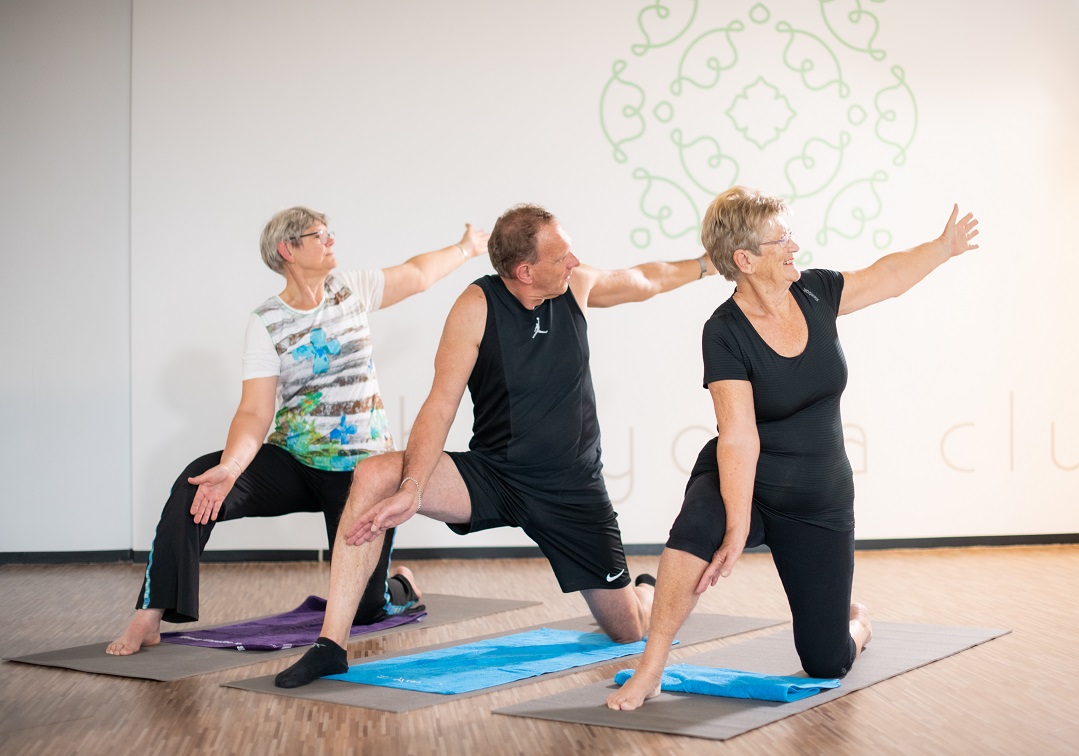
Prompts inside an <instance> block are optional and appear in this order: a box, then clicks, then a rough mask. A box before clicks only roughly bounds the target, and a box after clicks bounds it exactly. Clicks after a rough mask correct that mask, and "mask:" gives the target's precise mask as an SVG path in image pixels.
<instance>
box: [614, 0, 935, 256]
mask: <svg viewBox="0 0 1079 756" xmlns="http://www.w3.org/2000/svg"><path fill="white" fill-rule="evenodd" d="M883 3H884V0H815V2H814V1H809V2H802V3H798V4H797V7H792V4H784V5H782V6H780V5H778V4H776V5H774V6H770V5H767V4H765V3H752V2H744V3H739V2H737V0H735V1H734V2H724V3H718V2H712V3H701V2H699V1H698V0H656V2H651V3H647V4H645V5H643V6H640V7H639V10H637V13H636V22H637V28H638V30H639V33H640V36H639V38H637V39H635V40H631V41H630V42H629V44H628V47H627V54H626V55H625V56H624V57H620V58H619V59H617V60H615V61H614V62H613V63H612V65H611V67H610V72H609V74H608V76H607V79H606V81H605V82H604V84H603V88H602V91H601V94H600V103H599V111H600V113H599V115H600V128H601V129H602V132H603V136H604V139H605V140H606V142H607V144H608V146H609V148H610V154H611V157H612V158H613V160H614V161H615V162H616V163H617V164H619V165H624V166H625V167H626V169H627V174H626V175H627V178H628V179H629V180H631V181H633V182H635V187H636V189H635V191H636V190H638V189H639V203H638V210H639V212H640V219H641V220H640V225H638V226H637V227H636V228H633V229H630V231H629V238H630V241H631V242H632V243H633V244H634V245H636V246H637V247H640V248H645V247H649V246H650V245H652V244H653V242H655V241H657V240H660V239H680V238H684V237H687V235H694V236H695V235H696V234H697V233H698V231H699V228H700V222H701V216H702V214H703V212H704V210H705V208H707V206H708V203H709V202H710V201H711V199H712V198H713V197H714V196H715V195H716V194H718V193H719V192H721V191H723V190H724V189H726V188H727V187H729V186H731V185H733V184H736V183H743V184H748V185H752V186H757V187H760V188H762V189H764V190H765V191H770V192H774V193H777V194H781V195H783V196H784V197H785V198H786V199H787V200H788V201H789V202H790V204H791V207H792V208H793V209H794V210H795V212H796V213H797V220H796V224H797V223H801V222H804V223H806V224H807V225H808V226H811V227H812V228H814V229H819V231H818V233H817V234H816V236H815V237H812V241H814V242H815V243H816V244H818V245H821V246H824V245H826V244H828V243H829V242H830V241H834V240H836V239H859V240H866V241H868V242H869V243H871V244H872V245H873V246H875V247H877V248H879V249H884V248H886V247H888V246H889V245H890V244H891V242H892V233H891V232H890V231H889V230H888V229H887V228H884V227H882V225H881V223H880V219H881V217H882V214H883V211H884V207H885V204H884V203H885V198H886V196H887V192H886V185H887V182H888V180H889V176H890V175H891V174H890V173H889V172H890V171H898V170H901V169H902V168H903V166H904V165H905V164H906V162H907V155H908V150H909V149H910V147H911V145H912V144H913V143H914V137H915V134H916V132H917V127H918V108H917V104H916V102H915V99H914V94H913V92H912V91H911V89H910V86H909V85H908V83H907V81H906V76H905V73H904V70H903V68H902V67H901V66H899V65H896V64H894V63H890V62H888V61H887V57H888V56H887V53H886V52H885V51H884V50H883V49H881V48H880V47H879V46H878V44H877V38H878V36H879V34H880V21H879V17H878V15H877V14H876V13H874V12H872V10H870V9H874V8H873V6H880V5H882V4H883ZM780 8H782V10H781V11H780V10H779V9H780ZM874 10H875V9H874ZM780 13H782V14H784V15H783V16H782V17H780V16H779V15H778V14H780ZM802 241H803V244H805V243H806V242H808V241H809V239H807V238H804V239H802ZM811 261H812V253H811V252H809V251H808V250H806V249H803V253H802V258H801V259H800V260H799V262H800V263H801V264H808V263H810V262H811Z"/></svg>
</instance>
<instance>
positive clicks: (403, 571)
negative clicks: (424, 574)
mask: <svg viewBox="0 0 1079 756" xmlns="http://www.w3.org/2000/svg"><path fill="white" fill-rule="evenodd" d="M394 575H401V576H402V577H403V578H404V579H405V580H407V581H408V582H409V584H410V585H411V586H412V590H414V591H415V592H416V600H417V601H418V600H419V599H421V598H423V594H422V593H421V592H420V586H419V585H417V584H416V576H415V575H413V574H412V570H410V569H409V568H408V567H405V566H404V565H403V564H400V565H394V567H393V568H392V569H391V570H390V576H391V577H392V576H394Z"/></svg>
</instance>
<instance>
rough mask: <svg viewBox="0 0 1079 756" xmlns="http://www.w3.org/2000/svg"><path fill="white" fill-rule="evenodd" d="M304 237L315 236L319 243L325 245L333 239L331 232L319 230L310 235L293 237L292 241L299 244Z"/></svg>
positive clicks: (323, 229) (325, 229)
mask: <svg viewBox="0 0 1079 756" xmlns="http://www.w3.org/2000/svg"><path fill="white" fill-rule="evenodd" d="M305 236H317V237H318V241H319V243H320V244H323V245H325V244H329V243H330V240H332V239H333V231H330V230H329V229H328V228H320V229H319V230H318V231H311V232H310V233H306V234H300V235H299V236H294V237H293V241H295V242H299V241H300V239H303V238H304V237H305Z"/></svg>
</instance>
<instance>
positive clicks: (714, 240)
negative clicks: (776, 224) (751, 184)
mask: <svg viewBox="0 0 1079 756" xmlns="http://www.w3.org/2000/svg"><path fill="white" fill-rule="evenodd" d="M787 211H788V207H787V203H786V202H785V201H784V200H783V199H782V198H780V197H773V196H772V195H769V194H764V193H763V192H760V191H758V190H756V189H750V188H748V187H745V186H732V187H731V188H730V189H728V190H727V191H725V192H722V193H721V194H719V195H718V196H717V197H716V198H715V199H714V200H712V204H711V205H709V206H708V210H707V211H706V212H705V214H704V222H703V223H702V224H701V244H703V245H704V251H705V252H707V253H708V257H709V258H710V259H711V260H712V264H713V265H715V266H716V270H717V271H719V274H720V275H721V276H723V277H724V278H726V279H727V280H728V281H733V280H734V278H735V276H736V275H738V266H737V265H736V264H735V262H734V252H735V250H738V249H744V250H746V251H748V252H752V253H753V254H755V255H759V254H760V245H761V231H762V230H763V229H764V226H765V225H766V224H767V223H768V221H770V220H772V219H773V218H778V217H779V216H781V215H785V214H786V213H787Z"/></svg>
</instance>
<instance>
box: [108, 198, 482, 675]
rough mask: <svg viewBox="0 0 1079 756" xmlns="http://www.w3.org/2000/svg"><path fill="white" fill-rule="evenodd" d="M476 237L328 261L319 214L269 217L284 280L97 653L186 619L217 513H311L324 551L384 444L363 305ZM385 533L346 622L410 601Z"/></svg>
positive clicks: (133, 647)
mask: <svg viewBox="0 0 1079 756" xmlns="http://www.w3.org/2000/svg"><path fill="white" fill-rule="evenodd" d="M487 236H488V235H487V233H486V232H484V231H480V230H475V229H473V228H472V226H470V225H468V224H466V225H465V233H464V235H463V236H462V237H461V240H460V241H459V242H456V243H454V244H451V245H449V246H447V247H444V248H443V249H439V250H435V251H433V252H426V253H423V254H419V255H415V256H414V257H410V258H409V259H407V260H405V261H404V262H403V263H401V264H399V265H394V266H391V267H388V268H383V269H381V270H379V269H373V270H356V271H338V270H336V268H337V257H336V255H335V251H336V245H335V240H334V233H333V231H331V230H330V229H329V228H328V226H327V218H326V216H325V215H323V214H322V213H319V212H316V211H314V210H310V209H308V208H305V207H293V208H289V209H287V210H283V211H281V212H279V213H277V214H276V215H274V216H273V217H272V218H271V219H270V221H269V222H268V223H267V224H266V227H265V228H264V229H263V232H262V238H261V243H260V251H261V254H262V259H263V261H264V262H265V263H266V265H267V266H268V267H269V268H270V269H271V270H273V271H274V272H276V273H280V274H281V275H282V276H283V277H284V278H285V288H284V290H283V291H282V292H281V293H280V294H278V295H276V296H273V297H270V298H269V299H267V300H266V301H265V302H263V303H262V304H261V305H260V306H259V307H258V308H257V309H255V311H254V312H253V313H252V314H251V317H250V320H249V322H248V326H247V336H246V339H245V344H244V354H243V388H242V392H241V396H240V405H239V407H238V409H237V410H236V414H235V416H234V417H233V419H232V424H231V426H230V427H229V432H228V437H227V439H226V441H225V448H224V449H223V450H222V451H219V452H213V453H211V454H207V455H204V456H202V457H200V458H198V459H197V460H195V461H194V462H192V463H191V464H190V465H189V466H188V467H187V469H185V470H184V471H183V473H181V475H180V477H179V478H177V480H176V482H175V483H174V484H173V488H172V493H171V495H170V496H169V498H168V500H167V502H166V504H165V508H164V510H163V512H162V514H161V521H160V523H159V524H158V527H157V531H156V534H155V536H154V541H153V545H152V546H151V550H150V557H149V564H148V565H147V567H146V574H145V577H144V579H143V585H142V590H141V591H139V597H138V603H137V604H136V611H135V616H134V618H133V619H132V620H131V622H130V623H129V624H128V626H127V629H126V630H125V631H124V633H123V635H121V636H120V637H119V638H117V639H116V640H115V641H113V642H112V643H111V644H110V645H109V646H108V648H107V652H108V653H109V654H113V655H121V656H124V655H128V654H133V653H135V652H136V651H138V650H139V649H140V648H142V647H143V646H149V645H154V644H156V643H158V642H160V630H161V621H162V619H164V620H165V621H166V622H194V621H196V620H197V619H198V597H199V590H198V585H199V564H198V563H199V557H200V555H201V554H202V551H203V549H205V547H206V542H207V540H208V539H209V537H210V533H211V531H212V530H213V527H214V524H215V523H217V522H221V521H224V520H235V519H239V518H241V517H274V516H278V515H283V514H288V513H291V512H322V514H323V516H324V517H325V521H326V534H327V537H328V540H329V547H330V548H333V544H334V540H335V538H336V533H337V523H338V520H339V519H340V516H341V510H342V508H343V507H344V505H345V501H346V500H347V498H348V491H349V487H350V485H351V481H352V471H353V469H354V468H355V467H356V464H357V463H358V462H359V461H360V460H361V459H363V458H365V457H367V456H370V455H372V454H379V453H382V452H386V451H391V450H393V448H394V444H393V439H392V438H391V436H390V429H389V424H388V422H387V420H386V413H385V410H384V407H383V402H382V396H381V393H380V391H379V387H378V379H377V375H376V372H375V364H374V360H373V358H372V341H371V331H370V328H369V325H368V322H367V314H368V313H369V312H374V311H375V310H379V309H382V308H385V307H390V306H391V305H394V304H396V303H398V302H400V301H401V300H403V299H406V298H407V297H410V296H412V295H413V294H418V293H419V292H422V291H424V290H426V289H427V288H428V287H430V286H431V285H432V284H434V283H435V282H436V281H438V280H439V279H441V278H443V277H444V276H446V275H447V274H448V273H450V272H451V271H453V270H455V269H456V268H458V267H460V265H461V264H462V263H464V262H465V261H467V260H469V259H471V258H473V257H476V256H478V255H481V254H483V253H484V252H486V245H487ZM271 425H272V426H273V427H272V432H270V431H271ZM267 433H269V437H267ZM391 540H392V539H390V538H387V539H386V544H387V545H386V547H385V548H384V549H383V550H382V554H381V559H380V562H379V565H378V568H377V569H376V570H375V573H374V574H373V575H372V578H371V580H370V581H369V583H368V585H367V588H366V590H365V592H364V596H363V600H362V601H361V604H360V607H359V610H358V612H357V614H356V623H357V624H370V623H372V622H376V621H378V620H379V619H381V618H382V617H384V616H385V615H386V614H399V613H401V612H404V611H407V610H408V609H410V608H411V607H412V606H413V605H415V604H416V602H417V600H418V599H419V592H418V590H416V586H415V580H414V578H413V576H412V574H411V572H409V570H408V568H406V567H395V568H394V570H393V574H392V575H390V574H389V572H390V570H389V561H390V550H391Z"/></svg>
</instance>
